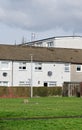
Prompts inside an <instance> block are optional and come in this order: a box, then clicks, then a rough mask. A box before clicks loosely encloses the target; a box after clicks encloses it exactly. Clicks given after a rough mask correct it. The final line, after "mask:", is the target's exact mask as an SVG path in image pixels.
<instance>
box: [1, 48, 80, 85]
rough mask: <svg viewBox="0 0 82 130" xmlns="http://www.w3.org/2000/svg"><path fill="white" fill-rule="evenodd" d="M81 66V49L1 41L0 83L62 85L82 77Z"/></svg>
mask: <svg viewBox="0 0 82 130" xmlns="http://www.w3.org/2000/svg"><path fill="white" fill-rule="evenodd" d="M73 66H76V69H75V68H74V67H73ZM80 66H81V68H82V50H80V49H77V50H76V49H64V48H46V47H44V48H41V47H29V46H16V45H0V86H31V85H32V86H37V87H38V86H47V87H51V86H62V85H63V83H64V82H71V81H81V75H82V73H80V72H79V73H78V71H80V69H81V68H80ZM81 72H82V69H81ZM75 73H76V76H78V78H76V77H75ZM74 79H75V80H74Z"/></svg>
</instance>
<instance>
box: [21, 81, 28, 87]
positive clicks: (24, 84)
mask: <svg viewBox="0 0 82 130" xmlns="http://www.w3.org/2000/svg"><path fill="white" fill-rule="evenodd" d="M19 86H30V82H29V81H19Z"/></svg>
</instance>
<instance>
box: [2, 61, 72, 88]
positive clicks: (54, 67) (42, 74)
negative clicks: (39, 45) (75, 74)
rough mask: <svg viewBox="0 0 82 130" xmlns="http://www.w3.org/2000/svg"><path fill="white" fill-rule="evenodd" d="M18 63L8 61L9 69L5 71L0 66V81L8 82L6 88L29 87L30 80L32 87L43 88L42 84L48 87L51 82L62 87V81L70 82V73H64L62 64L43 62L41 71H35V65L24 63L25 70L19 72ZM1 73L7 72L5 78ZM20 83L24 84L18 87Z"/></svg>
mask: <svg viewBox="0 0 82 130" xmlns="http://www.w3.org/2000/svg"><path fill="white" fill-rule="evenodd" d="M21 62H22V61H21ZM0 63H1V62H0ZM19 63H20V61H14V62H11V61H9V68H8V69H6V70H5V69H1V66H0V81H8V86H29V85H31V78H32V85H33V86H37V87H38V86H44V83H47V86H49V83H53V82H56V86H62V85H63V82H64V81H70V71H69V72H65V64H64V63H53V62H52V63H51V62H46V63H45V62H44V63H42V70H36V69H35V64H36V63H34V62H33V63H32V64H31V62H26V69H25V70H19ZM0 65H1V64H0ZM31 65H32V68H31ZM69 66H70V64H69ZM31 69H32V71H31ZM48 71H51V72H52V75H51V76H49V75H48ZM3 72H7V76H6V77H4V76H3ZM31 72H32V73H31ZM31 74H32V77H31ZM20 82H24V84H23V85H22V84H21V85H20Z"/></svg>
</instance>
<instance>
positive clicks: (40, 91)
mask: <svg viewBox="0 0 82 130" xmlns="http://www.w3.org/2000/svg"><path fill="white" fill-rule="evenodd" d="M30 93H31V89H30V87H4V86H3V87H0V97H10V98H14V97H30ZM61 95H62V87H33V96H34V97H35V96H42V97H44V96H61Z"/></svg>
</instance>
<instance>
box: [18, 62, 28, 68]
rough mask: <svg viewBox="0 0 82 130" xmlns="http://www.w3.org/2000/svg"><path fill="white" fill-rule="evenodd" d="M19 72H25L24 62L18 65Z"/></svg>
mask: <svg viewBox="0 0 82 130" xmlns="http://www.w3.org/2000/svg"><path fill="white" fill-rule="evenodd" d="M19 70H26V62H20V63H19Z"/></svg>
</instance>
